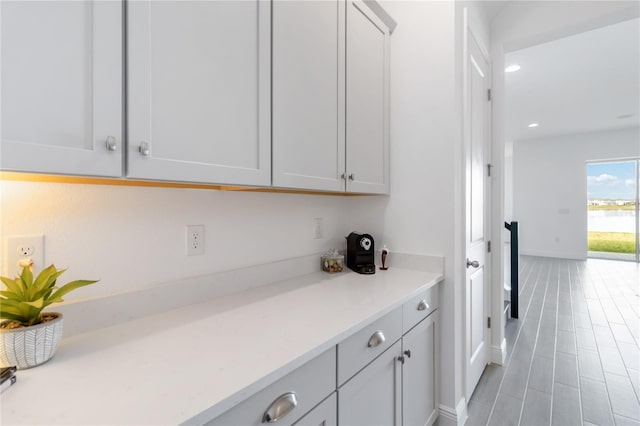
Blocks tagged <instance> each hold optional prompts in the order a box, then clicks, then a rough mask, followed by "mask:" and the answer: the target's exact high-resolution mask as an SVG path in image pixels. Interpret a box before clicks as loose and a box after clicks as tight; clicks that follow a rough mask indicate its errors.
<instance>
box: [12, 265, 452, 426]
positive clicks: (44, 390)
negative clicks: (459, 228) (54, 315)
mask: <svg viewBox="0 0 640 426" xmlns="http://www.w3.org/2000/svg"><path fill="white" fill-rule="evenodd" d="M442 278H443V277H442V275H441V274H440V273H431V272H420V271H413V270H407V269H399V268H390V269H389V270H388V271H384V272H383V271H377V272H376V274H375V275H359V274H356V273H353V272H351V271H348V272H343V273H340V274H333V275H329V274H326V273H323V272H318V273H313V274H309V275H304V276H301V277H297V278H294V279H290V280H287V281H282V282H279V283H276V284H270V285H267V286H262V287H259V288H255V289H252V290H247V291H243V292H239V293H235V294H231V295H227V296H224V297H220V298H217V299H214V300H211V301H207V302H204V303H200V304H196V305H190V306H187V307H183V308H179V309H174V310H171V311H168V312H165V313H162V314H159V315H153V316H149V317H145V318H142V319H138V320H134V321H130V322H126V323H123V324H119V325H115V326H112V327H107V328H102V329H98V330H96V331H92V332H88V333H84V334H79V335H76V336H73V337H70V338H67V339H65V338H63V340H62V343H61V345H60V347H59V349H58V352H57V353H56V355H55V356H54V358H53V359H52V360H51V361H49V362H48V363H46V364H43V365H41V366H38V367H36V368H32V369H29V370H22V371H18V373H17V376H18V381H17V383H16V384H15V385H13V386H12V387H11V388H9V389H8V390H7V391H6V392H4V393H3V394H2V395H1V396H0V404H1V410H2V413H1V423H2V424H3V425H11V424H47V425H54V424H56V425H62V424H83V425H88V424H109V425H113V424H177V423H185V422H187V423H203V422H206V421H208V420H211V419H213V418H215V417H216V416H218V415H219V414H222V413H223V412H225V411H226V410H228V409H229V408H231V407H233V406H234V405H236V404H237V403H239V402H241V401H243V400H244V399H246V398H247V397H249V396H250V395H252V394H254V393H255V392H257V391H259V390H261V389H263V388H265V387H266V386H268V385H269V384H271V383H273V382H275V381H276V380H278V379H279V378H281V377H283V376H284V375H286V374H287V373H289V372H291V371H293V370H294V369H296V368H297V367H299V366H301V365H302V364H304V363H305V362H307V361H309V360H311V359H312V358H314V357H315V356H317V355H319V354H321V353H322V352H324V351H325V350H327V349H328V348H330V347H331V346H333V345H335V344H337V343H338V342H340V341H341V340H343V339H344V338H346V337H348V336H349V335H351V334H353V333H354V332H356V331H358V330H359V329H360V328H362V327H364V326H365V325H366V324H367V323H369V322H371V321H373V320H375V319H377V318H379V317H381V316H383V315H384V314H386V313H388V312H390V311H391V310H393V309H394V308H396V307H398V306H400V305H401V304H402V303H404V302H405V301H407V300H408V299H410V298H411V297H412V296H414V295H416V294H417V293H418V292H419V291H421V290H423V289H426V288H428V287H430V286H433V285H435V284H436V283H438V282H439V281H441V280H442ZM149 303H153V300H149ZM65 321H73V318H66V317H65Z"/></svg>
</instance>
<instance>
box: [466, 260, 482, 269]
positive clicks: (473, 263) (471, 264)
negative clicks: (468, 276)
mask: <svg viewBox="0 0 640 426" xmlns="http://www.w3.org/2000/svg"><path fill="white" fill-rule="evenodd" d="M469 266H473V267H474V268H477V267H478V266H480V263H479V262H478V261H477V260H473V261H471V260H469V259H467V268H468V267H469Z"/></svg>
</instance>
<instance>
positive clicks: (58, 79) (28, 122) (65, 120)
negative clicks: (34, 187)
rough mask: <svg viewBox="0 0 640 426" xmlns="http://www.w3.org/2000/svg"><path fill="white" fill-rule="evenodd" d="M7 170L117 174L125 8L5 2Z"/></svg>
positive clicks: (118, 5)
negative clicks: (123, 9)
mask: <svg viewBox="0 0 640 426" xmlns="http://www.w3.org/2000/svg"><path fill="white" fill-rule="evenodd" d="M0 9H1V10H0V15H1V24H0V27H1V36H0V39H1V40H2V46H1V50H2V73H1V74H2V82H1V86H2V90H1V92H2V97H1V102H2V143H1V148H2V151H1V154H0V158H1V159H2V161H1V164H0V167H1V168H2V169H4V170H14V171H22V172H42V173H63V174H75V175H96V176H120V175H121V173H122V155H123V151H124V150H123V144H122V73H123V70H122V2H120V1H95V2H94V1H2V2H0Z"/></svg>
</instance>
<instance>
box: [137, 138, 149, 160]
mask: <svg viewBox="0 0 640 426" xmlns="http://www.w3.org/2000/svg"><path fill="white" fill-rule="evenodd" d="M138 152H139V153H140V154H141V155H144V156H145V157H148V156H149V154H151V150H150V149H149V142H140V146H139V147H138Z"/></svg>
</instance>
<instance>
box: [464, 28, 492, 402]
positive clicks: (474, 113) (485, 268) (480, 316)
mask: <svg viewBox="0 0 640 426" xmlns="http://www.w3.org/2000/svg"><path fill="white" fill-rule="evenodd" d="M467 41H468V43H467V50H466V52H467V53H466V58H465V60H466V76H465V79H466V89H465V100H466V104H465V113H466V114H465V156H466V168H465V170H466V200H465V201H466V202H465V204H466V209H465V211H466V234H465V238H466V254H467V260H466V264H467V269H466V271H467V273H466V279H465V284H466V286H465V287H466V288H465V290H466V292H465V293H466V334H465V336H466V342H465V347H466V359H467V389H466V393H467V395H466V396H467V400H468V398H470V397H471V394H472V393H473V390H474V389H475V387H476V385H477V383H478V380H479V379H480V376H481V375H482V372H483V371H484V368H485V366H486V365H487V363H488V362H489V354H490V351H489V348H490V339H491V336H490V333H489V325H488V316H489V312H490V298H489V296H490V292H491V288H490V280H489V265H490V261H489V256H488V250H487V249H488V238H489V235H490V232H489V231H490V230H489V223H490V222H489V220H488V219H489V215H488V214H487V209H488V208H489V207H490V205H491V203H490V202H489V201H490V200H489V198H488V197H489V182H488V166H487V160H486V159H487V158H489V155H488V153H489V127H490V126H489V105H490V104H489V96H488V90H489V78H490V76H489V65H488V63H487V60H486V59H485V56H484V55H483V54H482V51H481V50H480V47H479V46H478V44H477V42H476V41H475V39H474V37H473V35H472V34H471V33H470V32H468V33H467Z"/></svg>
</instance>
